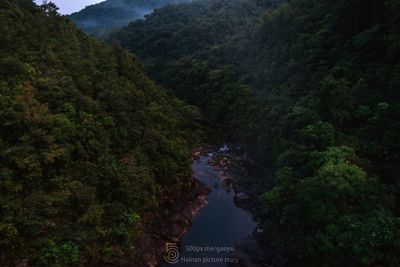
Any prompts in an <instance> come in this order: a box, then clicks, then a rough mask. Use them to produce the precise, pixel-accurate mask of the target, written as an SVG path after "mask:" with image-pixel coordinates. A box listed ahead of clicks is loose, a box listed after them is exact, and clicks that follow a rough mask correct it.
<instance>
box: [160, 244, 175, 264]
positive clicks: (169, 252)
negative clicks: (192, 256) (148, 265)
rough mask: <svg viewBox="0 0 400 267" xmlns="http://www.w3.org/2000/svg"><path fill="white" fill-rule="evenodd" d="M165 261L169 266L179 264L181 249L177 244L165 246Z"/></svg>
mask: <svg viewBox="0 0 400 267" xmlns="http://www.w3.org/2000/svg"><path fill="white" fill-rule="evenodd" d="M164 260H165V261H166V262H167V263H169V264H176V263H178V262H179V247H178V245H177V244H176V243H167V244H165V255H164Z"/></svg>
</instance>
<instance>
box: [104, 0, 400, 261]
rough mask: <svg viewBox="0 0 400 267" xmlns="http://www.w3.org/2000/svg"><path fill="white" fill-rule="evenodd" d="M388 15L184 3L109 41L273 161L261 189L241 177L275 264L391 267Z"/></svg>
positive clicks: (399, 60)
mask: <svg viewBox="0 0 400 267" xmlns="http://www.w3.org/2000/svg"><path fill="white" fill-rule="evenodd" d="M399 8H400V2H399V1H398V0H391V1H372V0H371V1H360V0H354V1H347V0H343V1H342V0H341V1H315V0H291V1H257V0H249V1H244V0H231V1H225V0H221V1H215V0H208V1H196V2H194V3H193V4H190V5H177V6H171V7H165V8H161V9H158V10H156V11H155V12H154V13H153V14H151V15H149V16H147V17H146V18H145V19H144V20H138V21H135V22H133V23H131V24H130V25H129V26H127V27H125V28H124V29H122V30H120V31H119V32H116V33H115V34H113V35H112V38H111V40H110V41H111V42H119V43H120V44H121V45H122V46H124V47H126V48H128V49H130V50H131V51H132V52H134V53H136V54H137V55H138V56H139V58H140V59H141V60H143V62H144V63H145V68H146V70H147V71H148V73H149V74H150V75H151V76H152V77H153V78H154V79H156V80H157V81H158V82H160V83H162V84H163V85H164V86H166V87H168V88H171V89H173V90H174V91H175V92H176V94H177V95H178V96H180V97H181V98H183V99H186V100H187V101H189V103H191V104H195V105H198V106H199V107H200V108H201V109H202V110H203V111H205V112H206V113H207V114H208V116H209V117H210V118H212V119H213V120H214V121H217V122H222V123H224V124H227V126H229V128H230V129H231V131H233V132H234V133H235V134H236V135H237V136H239V138H240V140H242V141H245V142H246V143H247V144H248V146H249V148H250V150H251V151H252V154H253V156H254V157H255V158H256V159H257V161H258V163H259V165H260V166H262V167H264V168H265V169H271V168H270V165H271V164H272V165H273V167H274V168H275V169H276V172H275V180H274V181H273V184H274V187H273V189H272V190H271V188H270V187H269V185H270V184H271V181H268V180H257V181H252V182H253V185H254V187H257V188H258V190H259V195H260V199H262V201H263V202H264V205H265V207H266V209H267V210H268V216H266V217H265V218H264V219H263V224H264V232H265V233H266V235H265V239H266V240H267V242H269V243H270V244H272V246H273V247H274V248H275V251H279V253H280V254H282V255H283V257H284V258H287V259H288V262H287V265H288V266H398V265H399V264H400V259H399V257H398V255H399V252H400V244H399V242H398V240H399V226H400V224H399V223H400V221H399V218H398V215H399V209H398V205H396V204H398V203H399V198H398V197H399V187H398V184H399V183H398V182H399V178H398V177H399V175H400V169H399V166H400V165H399V163H400V162H399V161H400V155H399V150H400V147H399V146H400V139H399V135H398V129H400V121H399V119H398V118H400V105H399V103H400V94H399V92H400V91H399V86H400V83H399V79H400V42H399V40H400V32H399V27H398V25H399V23H400V16H399V14H400V13H399V11H400V10H399ZM271 158H272V159H273V160H272V162H271ZM266 177H267V176H266ZM275 256H276V255H275ZM271 262H273V259H272V260H271Z"/></svg>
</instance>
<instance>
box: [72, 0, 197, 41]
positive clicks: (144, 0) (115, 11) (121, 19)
mask: <svg viewBox="0 0 400 267" xmlns="http://www.w3.org/2000/svg"><path fill="white" fill-rule="evenodd" d="M190 1H191V0H106V1H104V2H101V3H98V4H95V5H91V6H87V7H85V8H84V9H83V10H81V11H79V12H76V13H73V14H71V15H70V16H69V18H70V19H72V20H73V21H74V22H75V23H76V25H77V26H78V27H79V28H81V29H83V30H84V31H85V32H87V33H90V34H94V35H104V34H107V33H108V32H110V31H111V30H113V29H115V28H119V27H122V26H125V25H127V24H128V23H129V22H130V21H133V20H136V19H141V18H143V17H144V16H145V15H147V14H149V13H151V12H152V11H153V10H154V9H156V8H159V7H163V6H166V5H170V4H176V3H183V2H190Z"/></svg>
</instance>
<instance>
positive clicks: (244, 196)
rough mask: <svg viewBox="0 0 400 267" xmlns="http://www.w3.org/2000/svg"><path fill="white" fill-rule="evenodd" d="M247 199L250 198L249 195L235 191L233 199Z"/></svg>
mask: <svg viewBox="0 0 400 267" xmlns="http://www.w3.org/2000/svg"><path fill="white" fill-rule="evenodd" d="M249 199H250V196H249V195H247V194H246V193H237V194H236V195H235V201H238V202H240V201H246V200H249Z"/></svg>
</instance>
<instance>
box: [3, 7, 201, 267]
mask: <svg viewBox="0 0 400 267" xmlns="http://www.w3.org/2000/svg"><path fill="white" fill-rule="evenodd" d="M0 31H1V37H0V39H1V46H0V65H1V67H0V127H1V128H0V265H1V266H14V265H17V264H25V263H27V264H29V266H78V265H103V264H105V263H107V264H114V265H118V264H130V265H133V264H136V262H137V260H138V258H137V251H136V249H135V242H136V238H137V237H138V235H140V233H141V230H142V228H141V223H142V218H143V217H144V215H145V214H146V213H148V212H150V211H152V210H153V209H154V208H155V207H157V206H158V205H159V203H160V200H161V199H164V198H166V197H172V198H174V197H176V198H179V197H180V194H181V192H185V190H182V189H183V188H185V187H186V186H187V184H188V183H190V181H191V180H190V176H191V168H190V150H189V143H188V140H190V139H192V138H193V139H194V138H195V136H194V135H192V133H191V130H196V129H197V125H196V124H195V123H193V122H192V121H193V118H196V117H198V116H199V112H198V111H197V110H195V109H193V108H192V107H190V106H187V105H185V104H184V103H183V102H181V101H179V100H177V99H175V98H174V97H172V96H171V95H170V94H169V93H168V92H166V91H165V90H162V89H160V88H159V87H157V86H156V85H155V84H154V83H153V82H152V81H151V80H149V79H148V78H147V77H146V75H145V74H144V71H143V69H142V66H141V64H140V63H139V62H138V60H137V59H136V58H135V57H134V56H133V55H131V54H129V53H128V52H127V51H125V50H124V49H122V48H121V47H118V46H115V47H113V48H110V47H108V46H106V45H105V44H103V43H101V42H98V41H96V40H94V39H91V38H90V37H88V36H87V35H85V34H83V33H82V32H81V31H80V30H78V29H77V28H76V27H75V26H74V25H73V23H72V22H71V21H69V20H68V19H67V18H64V17H60V16H59V15H58V14H57V9H56V7H55V6H54V5H52V4H46V5H43V6H40V7H37V6H36V5H34V4H33V3H32V2H31V1H22V0H18V1H8V0H1V1H0ZM188 109H191V113H190V114H189V113H188V114H187V113H184V112H186V110H188ZM171 192H174V196H170V195H169V194H171ZM182 194H183V193H182Z"/></svg>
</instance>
